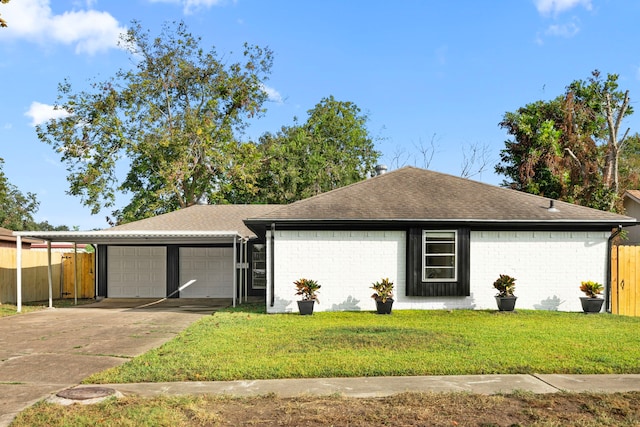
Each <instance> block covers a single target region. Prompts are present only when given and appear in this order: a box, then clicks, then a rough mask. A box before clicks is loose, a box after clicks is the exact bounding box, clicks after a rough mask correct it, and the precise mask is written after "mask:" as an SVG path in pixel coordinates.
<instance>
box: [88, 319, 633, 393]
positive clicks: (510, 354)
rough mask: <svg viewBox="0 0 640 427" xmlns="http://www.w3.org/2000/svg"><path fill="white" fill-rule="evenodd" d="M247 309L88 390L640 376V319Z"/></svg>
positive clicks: (192, 330) (205, 322) (105, 375)
mask: <svg viewBox="0 0 640 427" xmlns="http://www.w3.org/2000/svg"><path fill="white" fill-rule="evenodd" d="M241 310H242V309H241ZM241 310H235V311H233V310H229V311H225V312H218V313H215V314H214V315H213V316H208V317H205V318H203V319H201V320H200V321H198V322H196V323H195V324H193V325H192V326H191V327H189V328H188V329H186V330H185V331H184V332H183V333H181V334H180V335H179V336H177V337H176V338H175V339H173V340H172V341H170V342H168V343H166V344H165V345H163V346H161V347H159V348H158V349H155V350H152V351H150V352H148V353H146V354H144V355H142V356H140V357H137V358H135V359H134V360H132V361H130V362H128V363H126V364H124V365H122V366H120V367H118V368H114V369H110V370H107V371H104V372H102V373H99V374H96V375H94V376H92V377H90V378H89V379H88V380H87V382H93V383H120V382H122V383H125V382H160V381H215V380H239V379H266V378H303V377H350V376H382V375H454V374H515V373H576V374H596V373H640V359H639V358H638V354H640V318H630V317H623V316H613V315H607V314H598V315H585V314H582V313H562V312H546V311H527V310H519V311H517V312H515V313H499V312H495V311H471V310H454V311H418V310H415V311H414V310H404V311H402V310H397V311H394V312H393V314H392V315H391V316H384V315H382V316H381V315H376V314H373V313H371V312H333V313H315V314H314V315H313V316H299V315H297V314H278V315H267V314H264V313H260V312H247V311H241ZM256 311H257V310H256Z"/></svg>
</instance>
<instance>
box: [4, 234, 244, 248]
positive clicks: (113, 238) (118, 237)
mask: <svg viewBox="0 0 640 427" xmlns="http://www.w3.org/2000/svg"><path fill="white" fill-rule="evenodd" d="M13 234H14V235H15V236H22V237H33V238H38V239H42V240H45V241H50V242H74V243H89V244H104V245H110V244H112V245H113V244H126V245H129V244H190V243H191V244H207V243H211V244H214V243H228V242H233V241H234V240H238V239H241V238H242V236H241V235H240V233H238V232H237V231H164V230H160V231H140V230H131V231H111V230H98V231H15V232H14V233H13Z"/></svg>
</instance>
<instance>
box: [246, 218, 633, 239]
mask: <svg viewBox="0 0 640 427" xmlns="http://www.w3.org/2000/svg"><path fill="white" fill-rule="evenodd" d="M245 224H246V225H247V227H249V228H250V229H251V230H252V231H254V232H255V233H256V234H258V235H264V233H265V231H266V229H268V228H269V227H270V226H271V224H275V226H276V227H277V228H280V229H283V228H284V229H317V228H324V229H326V228H336V229H346V228H358V229H365V228H367V229H368V228H376V229H383V228H384V229H397V228H406V227H409V226H425V227H447V226H449V227H452V226H455V227H472V228H475V229H478V230H492V229H495V230H540V231H542V230H558V231H560V230H562V231H566V230H576V231H577V230H580V231H610V230H613V229H616V228H618V227H631V226H634V225H639V224H640V222H638V221H637V220H636V219H635V218H623V219H622V220H618V221H609V220H575V219H557V220H508V221H505V220H485V219H473V218H470V219H463V218H459V219H424V218H414V219H375V220H373V219H358V220H355V219H290V218H281V219H267V218H250V219H248V220H245Z"/></svg>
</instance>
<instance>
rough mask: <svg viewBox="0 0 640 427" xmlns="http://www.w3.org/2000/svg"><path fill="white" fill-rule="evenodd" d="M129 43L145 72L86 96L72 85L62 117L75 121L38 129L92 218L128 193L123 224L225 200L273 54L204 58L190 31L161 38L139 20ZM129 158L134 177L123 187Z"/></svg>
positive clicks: (250, 49) (120, 76) (172, 30)
mask: <svg viewBox="0 0 640 427" xmlns="http://www.w3.org/2000/svg"><path fill="white" fill-rule="evenodd" d="M120 44H121V46H122V47H124V48H126V49H127V50H128V52H129V53H130V56H131V60H132V61H133V62H134V63H135V64H136V67H135V68H134V69H131V70H120V71H119V72H117V73H116V75H115V76H113V77H112V78H110V79H108V80H106V81H99V82H98V81H96V82H94V83H93V84H92V86H91V89H90V90H86V91H78V92H76V91H74V90H72V87H71V84H70V83H69V82H68V81H65V82H64V83H62V84H61V85H60V87H59V97H58V102H57V104H56V107H55V108H57V109H62V110H64V111H66V112H68V113H69V115H67V116H66V117H63V118H59V119H53V120H51V121H49V122H48V123H47V124H46V125H43V126H39V127H38V128H37V132H38V136H39V138H40V139H41V140H42V141H44V142H46V143H49V144H51V145H52V146H53V147H54V148H55V149H56V150H57V151H58V152H59V153H60V154H61V156H62V160H63V161H64V162H65V163H66V164H67V167H68V171H69V175H68V177H67V179H68V181H69V183H70V188H69V193H70V194H72V195H77V196H80V197H81V199H82V202H83V203H84V204H85V205H86V206H88V207H90V208H91V211H92V213H97V212H98V211H100V210H101V209H102V208H104V207H112V206H114V202H115V196H116V194H117V193H118V192H124V193H126V194H129V195H130V196H131V202H130V203H129V204H128V205H127V206H125V207H124V208H123V209H122V210H118V211H116V212H115V213H114V214H115V216H116V219H117V220H118V221H119V222H129V221H132V220H136V219H141V218H146V217H149V216H153V215H156V214H160V213H164V212H169V211H172V210H175V209H178V208H181V207H187V206H190V205H193V204H196V203H198V202H200V201H216V200H220V198H221V196H220V190H221V188H223V186H224V185H225V184H226V181H227V180H228V172H229V165H230V164H231V163H232V158H233V156H234V154H235V152H236V151H238V150H241V147H240V144H239V143H238V141H237V140H236V135H237V133H238V132H241V131H242V129H243V128H244V127H245V126H246V125H247V119H248V118H250V117H253V116H256V115H260V114H261V113H262V112H263V111H264V109H263V103H264V101H265V100H266V98H267V94H266V92H265V91H264V90H263V88H264V81H265V80H266V79H267V77H268V74H269V73H270V70H271V65H272V53H271V51H270V50H269V49H267V48H261V47H258V46H249V45H246V44H245V46H244V48H243V55H242V59H241V60H240V61H238V62H231V61H230V60H229V58H226V57H224V58H221V57H219V56H218V54H217V53H216V51H215V49H213V48H212V49H210V50H208V51H205V50H204V49H203V48H202V47H201V46H200V45H201V39H200V38H197V37H194V36H193V35H191V34H190V33H189V31H188V29H187V27H186V26H185V24H184V23H182V22H180V23H173V24H165V25H164V27H163V31H162V33H161V35H160V36H159V37H156V38H152V37H151V36H150V34H149V32H148V31H144V30H143V28H142V26H141V25H140V24H139V23H137V22H135V21H134V22H133V25H132V27H131V29H129V30H128V32H127V33H126V34H125V35H124V36H123V37H122V39H121V41H120ZM123 158H124V159H126V162H127V163H128V165H127V166H128V172H127V173H126V176H125V177H124V179H120V176H119V174H118V173H117V170H116V169H117V167H121V165H122V164H123V161H119V160H121V159H123Z"/></svg>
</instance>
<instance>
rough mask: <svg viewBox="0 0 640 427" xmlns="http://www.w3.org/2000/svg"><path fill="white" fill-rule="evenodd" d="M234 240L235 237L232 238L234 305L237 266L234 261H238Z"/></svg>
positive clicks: (234, 300) (234, 304)
mask: <svg viewBox="0 0 640 427" xmlns="http://www.w3.org/2000/svg"><path fill="white" fill-rule="evenodd" d="M236 240H238V239H237V237H234V238H233V306H234V307H235V306H236V293H237V292H238V289H237V286H238V281H237V278H236V273H237V266H236V263H237V262H238V259H237V256H236Z"/></svg>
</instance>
